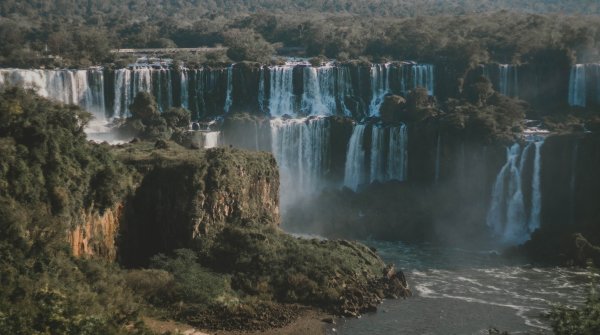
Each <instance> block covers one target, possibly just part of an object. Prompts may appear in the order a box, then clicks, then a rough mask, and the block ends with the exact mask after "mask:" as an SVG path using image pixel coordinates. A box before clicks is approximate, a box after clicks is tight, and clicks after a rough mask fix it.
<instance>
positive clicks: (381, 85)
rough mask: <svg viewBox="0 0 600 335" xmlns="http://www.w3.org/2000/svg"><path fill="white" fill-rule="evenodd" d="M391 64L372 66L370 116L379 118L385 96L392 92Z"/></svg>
mask: <svg viewBox="0 0 600 335" xmlns="http://www.w3.org/2000/svg"><path fill="white" fill-rule="evenodd" d="M389 68H390V64H388V63H386V64H373V65H371V103H370V104H369V116H378V115H379V109H380V108H381V105H382V104H383V101H384V99H385V96H386V95H387V94H388V93H389V91H390V76H389Z"/></svg>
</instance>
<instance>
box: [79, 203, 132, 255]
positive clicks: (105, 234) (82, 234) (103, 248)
mask: <svg viewBox="0 0 600 335" xmlns="http://www.w3.org/2000/svg"><path fill="white" fill-rule="evenodd" d="M122 214H123V204H122V203H118V204H116V205H115V206H114V207H113V208H108V209H106V210H105V211H104V212H103V213H98V212H96V211H91V210H85V211H83V213H82V215H81V220H82V222H83V224H82V225H77V226H76V227H75V228H74V229H72V230H70V231H69V233H68V239H69V244H70V245H71V251H72V253H73V255H74V256H75V257H99V258H104V259H108V260H114V259H115V258H116V257H117V249H116V246H115V239H116V237H117V233H118V229H119V224H120V222H121V218H122Z"/></svg>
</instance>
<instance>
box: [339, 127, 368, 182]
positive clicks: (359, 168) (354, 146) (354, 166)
mask: <svg viewBox="0 0 600 335" xmlns="http://www.w3.org/2000/svg"><path fill="white" fill-rule="evenodd" d="M365 128H366V125H364V124H357V125H355V126H354V129H353V130H352V136H350V141H349V142H348V150H347V155H346V165H345V169H344V186H346V187H348V188H350V189H352V190H354V191H356V190H357V189H358V186H360V185H362V184H364V183H365V179H366V171H365V170H366V167H365V148H364V138H363V135H364V133H365Z"/></svg>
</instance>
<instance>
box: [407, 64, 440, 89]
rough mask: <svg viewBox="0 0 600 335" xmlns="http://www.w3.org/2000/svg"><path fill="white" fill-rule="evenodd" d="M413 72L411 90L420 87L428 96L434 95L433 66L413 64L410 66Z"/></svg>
mask: <svg viewBox="0 0 600 335" xmlns="http://www.w3.org/2000/svg"><path fill="white" fill-rule="evenodd" d="M412 72H413V88H417V87H422V88H424V89H426V90H427V94H428V95H433V93H434V84H435V82H434V79H433V65H430V64H414V65H412Z"/></svg>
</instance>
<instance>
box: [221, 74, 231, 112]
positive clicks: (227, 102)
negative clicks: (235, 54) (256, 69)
mask: <svg viewBox="0 0 600 335" xmlns="http://www.w3.org/2000/svg"><path fill="white" fill-rule="evenodd" d="M231 105H233V64H231V65H230V66H228V67H227V93H226V98H225V107H223V111H224V112H225V114H227V113H229V109H231Z"/></svg>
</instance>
